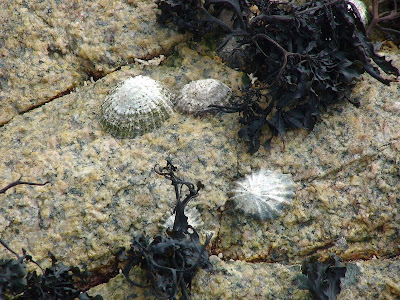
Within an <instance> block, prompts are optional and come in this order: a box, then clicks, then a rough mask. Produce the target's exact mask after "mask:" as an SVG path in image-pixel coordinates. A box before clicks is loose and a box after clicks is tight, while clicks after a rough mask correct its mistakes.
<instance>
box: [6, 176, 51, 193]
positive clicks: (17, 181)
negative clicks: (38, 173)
mask: <svg viewBox="0 0 400 300" xmlns="http://www.w3.org/2000/svg"><path fill="white" fill-rule="evenodd" d="M21 178H22V176H20V177H19V178H18V180H15V181H13V182H11V183H10V184H8V185H7V186H5V187H4V188H2V189H0V194H5V192H6V191H7V190H9V189H11V188H12V187H14V186H17V185H22V184H26V185H39V186H42V185H46V184H48V183H50V182H49V181H46V182H45V183H36V182H28V181H22V180H21Z"/></svg>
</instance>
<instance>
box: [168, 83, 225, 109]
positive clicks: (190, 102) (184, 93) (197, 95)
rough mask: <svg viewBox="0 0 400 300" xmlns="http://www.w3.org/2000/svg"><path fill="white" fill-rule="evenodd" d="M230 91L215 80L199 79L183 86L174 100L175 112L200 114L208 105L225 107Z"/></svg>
mask: <svg viewBox="0 0 400 300" xmlns="http://www.w3.org/2000/svg"><path fill="white" fill-rule="evenodd" d="M231 95H232V90H231V88H230V87H229V86H227V85H226V84H225V83H223V82H221V81H219V80H217V79H200V80H195V81H192V82H190V83H188V84H186V85H184V86H183V87H182V89H181V91H180V92H179V94H178V96H177V97H176V99H175V106H176V110H178V111H180V112H183V113H190V114H195V115H196V114H201V113H202V112H204V110H206V109H207V108H208V106H210V105H221V106H223V105H227V104H228V103H229V100H230V97H231Z"/></svg>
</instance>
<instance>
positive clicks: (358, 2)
mask: <svg viewBox="0 0 400 300" xmlns="http://www.w3.org/2000/svg"><path fill="white" fill-rule="evenodd" d="M349 1H350V2H351V3H353V4H354V6H355V7H356V8H357V10H358V13H359V14H360V17H361V21H362V22H363V23H364V25H365V26H366V25H367V22H368V9H367V5H365V3H364V2H363V1H362V0H349Z"/></svg>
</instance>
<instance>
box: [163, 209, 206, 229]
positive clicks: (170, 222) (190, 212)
mask: <svg viewBox="0 0 400 300" xmlns="http://www.w3.org/2000/svg"><path fill="white" fill-rule="evenodd" d="M185 215H186V216H187V218H188V224H189V225H191V226H192V227H193V228H194V229H199V228H200V227H201V226H203V225H204V222H203V220H202V219H201V215H200V213H199V211H198V210H197V209H196V208H195V207H190V208H187V209H185ZM174 221H175V214H173V215H171V216H169V217H168V218H167V219H165V222H164V224H163V227H164V228H165V229H166V230H168V231H171V230H172V229H173V227H174Z"/></svg>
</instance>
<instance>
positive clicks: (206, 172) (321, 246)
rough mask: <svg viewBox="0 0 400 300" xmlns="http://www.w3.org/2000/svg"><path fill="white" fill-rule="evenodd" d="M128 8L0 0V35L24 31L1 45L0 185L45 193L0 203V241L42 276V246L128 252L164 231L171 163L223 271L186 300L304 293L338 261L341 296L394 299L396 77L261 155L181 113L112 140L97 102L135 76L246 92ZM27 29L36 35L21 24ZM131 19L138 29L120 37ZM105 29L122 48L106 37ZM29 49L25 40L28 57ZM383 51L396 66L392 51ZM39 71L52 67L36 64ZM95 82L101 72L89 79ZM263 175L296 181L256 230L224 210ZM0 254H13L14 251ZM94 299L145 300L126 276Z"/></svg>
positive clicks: (399, 105) (221, 68)
mask: <svg viewBox="0 0 400 300" xmlns="http://www.w3.org/2000/svg"><path fill="white" fill-rule="evenodd" d="M134 2H135V3H133V2H132V3H131V2H117V3H114V4H112V6H110V7H108V6H107V5H104V6H103V5H102V2H100V1H99V2H95V3H92V4H91V5H89V4H85V3H75V4H66V3H64V4H62V3H60V2H51V1H49V2H41V3H40V4H32V3H30V2H23V1H19V2H18V1H17V2H16V3H15V5H14V6H15V7H17V8H18V9H13V8H12V5H8V4H5V3H3V4H1V5H2V6H4V8H5V9H9V14H8V15H6V14H5V13H4V12H2V13H1V14H2V16H1V18H3V19H4V18H6V17H7V18H8V21H7V22H5V23H4V22H3V23H2V25H0V26H3V28H5V30H6V31H7V30H8V31H7V32H9V33H10V32H11V31H13V32H15V35H14V36H11V35H9V36H8V37H7V39H4V43H5V44H4V47H2V48H1V50H0V51H1V53H2V54H3V56H4V55H6V56H7V57H8V59H6V60H3V62H2V65H1V76H2V79H3V80H2V81H1V82H2V83H1V84H3V85H2V91H1V93H2V94H1V97H2V98H1V104H0V105H1V107H0V111H1V113H0V114H1V117H0V122H1V123H4V124H5V125H3V126H2V127H1V128H0V136H1V139H0V149H1V152H0V170H1V173H0V187H4V186H6V185H7V184H8V183H10V182H12V181H13V180H16V179H18V178H19V176H20V175H23V179H24V180H29V181H35V182H42V181H50V182H51V183H52V184H51V185H45V186H17V187H14V188H12V189H10V190H8V191H7V192H6V193H5V194H0V201H1V203H2V205H1V206H0V235H1V237H2V239H4V240H5V241H6V242H7V243H8V244H9V245H10V247H11V248H13V249H21V248H22V247H23V248H25V249H26V250H27V251H28V253H29V254H31V255H32V256H33V257H34V258H35V260H36V261H38V262H39V263H41V264H43V266H46V265H48V264H49V263H50V262H49V260H48V251H51V252H52V253H54V254H55V255H56V257H57V258H58V259H60V260H61V261H63V262H64V263H65V264H67V265H82V264H84V263H86V264H87V265H88V267H89V269H90V268H95V267H99V266H101V265H105V264H107V263H108V262H109V261H110V260H111V259H112V258H113V253H115V252H116V251H117V249H118V248H119V247H121V246H123V247H129V244H130V239H131V234H132V233H133V232H145V233H146V234H148V235H155V234H157V233H159V232H160V231H162V230H164V229H163V227H162V224H163V221H164V219H163V218H165V215H166V214H168V212H171V209H172V207H173V204H174V192H173V190H172V187H171V185H170V184H169V182H167V181H165V180H164V179H163V178H160V176H158V175H156V174H155V173H154V172H152V168H153V167H154V165H156V164H161V165H163V164H164V162H165V158H167V157H169V158H171V159H172V160H173V162H174V163H175V164H176V165H177V166H178V168H179V169H178V170H179V176H180V177H182V178H185V179H187V180H189V181H193V182H195V181H197V180H200V181H201V182H202V183H203V184H204V185H205V188H204V189H203V190H201V192H200V196H199V197H198V198H196V200H195V201H193V203H191V204H190V205H189V206H192V207H195V208H196V209H197V211H198V212H199V213H200V216H201V219H202V222H203V225H201V227H200V228H198V231H199V233H200V234H201V237H202V239H203V240H204V238H205V235H206V234H207V233H210V232H213V233H214V237H213V240H212V241H211V245H210V248H209V251H210V252H211V254H213V255H214V256H213V261H214V271H213V272H212V273H207V272H205V271H199V274H198V275H197V276H196V277H195V280H194V282H193V289H192V297H193V299H216V298H219V299H242V298H244V297H246V296H248V295H251V296H253V298H255V299H257V298H268V297H270V298H271V297H274V298H276V299H287V298H293V299H311V295H310V293H309V292H308V290H307V288H306V286H305V279H304V276H303V275H301V270H300V266H299V264H300V263H301V262H302V261H303V260H304V259H305V258H306V257H309V256H310V255H314V254H315V255H319V256H321V257H324V256H328V254H329V253H336V254H337V255H339V256H340V257H342V259H343V260H344V261H345V262H350V263H351V264H352V266H353V267H352V269H351V270H352V272H350V273H348V274H347V275H346V278H345V280H342V293H341V294H340V295H339V299H357V297H360V295H362V297H361V298H365V299H372V298H375V296H378V298H379V297H381V299H387V298H391V297H392V298H395V297H396V295H397V297H398V295H399V292H398V291H399V281H400V279H399V275H398V274H399V272H398V268H399V259H398V255H399V252H400V248H399V244H400V237H399V230H400V228H399V223H400V222H399V218H400V217H399V216H400V214H399V211H400V200H399V190H400V178H399V159H400V156H399V149H400V140H399V139H400V135H399V133H398V128H399V125H400V124H399V123H400V102H399V99H400V85H399V83H398V82H395V83H392V84H391V86H389V87H388V86H384V85H382V84H380V83H379V82H377V81H375V80H374V79H373V78H370V77H368V76H364V77H363V79H362V80H361V81H360V82H359V83H358V84H357V85H356V87H355V89H354V91H353V93H352V97H353V98H354V99H357V100H359V101H360V103H361V106H360V107H359V108H357V107H355V106H353V105H352V104H351V103H348V102H341V103H339V104H337V105H335V106H333V107H330V108H329V109H328V111H327V113H326V114H324V115H323V117H322V120H321V122H320V123H319V124H317V125H316V127H315V129H314V130H313V131H312V132H311V133H308V132H305V131H301V130H297V131H292V132H288V133H287V135H286V136H285V138H284V140H283V141H281V140H279V139H276V140H273V143H272V149H271V151H269V152H267V151H265V150H263V149H261V150H260V151H259V152H257V153H256V154H254V155H252V156H251V155H249V154H248V153H247V152H246V145H245V144H244V143H243V141H241V140H240V139H239V138H238V135H237V132H238V130H239V129H240V126H239V124H238V116H237V115H236V114H217V115H215V116H207V115H206V116H203V117H201V118H196V117H193V116H191V115H183V114H180V113H176V114H175V115H174V116H173V117H171V118H170V119H169V120H167V121H165V123H164V125H163V126H162V127H161V128H160V129H157V130H154V131H151V132H148V133H146V134H144V135H142V136H140V137H136V138H134V139H118V138H114V137H113V136H111V135H110V134H108V133H107V132H105V131H104V130H103V129H102V127H101V125H100V124H99V120H98V114H99V111H100V106H101V103H102V102H103V100H104V98H105V97H106V95H107V94H108V92H109V91H110V90H111V89H113V88H114V87H115V85H116V84H117V83H118V82H119V81H121V80H123V79H126V78H128V77H130V76H136V75H146V76H150V77H152V78H153V79H155V80H160V81H161V82H163V84H165V86H167V87H168V88H170V89H171V90H172V91H173V92H175V93H178V91H179V89H180V88H181V87H182V86H183V85H185V84H187V83H188V82H190V81H192V80H197V79H202V78H216V79H219V80H221V81H222V82H224V83H225V84H227V85H228V86H230V87H231V88H232V89H236V88H238V87H239V86H240V85H241V84H242V77H243V74H241V73H238V72H236V71H233V70H231V69H229V68H227V67H226V66H225V65H224V64H222V63H220V62H219V60H218V59H217V58H216V57H215V56H213V55H210V53H205V52H204V51H202V46H199V45H197V44H196V43H189V44H180V45H178V46H177V47H175V48H174V53H173V55H170V53H169V52H170V50H171V49H172V46H173V45H175V44H178V43H180V42H181V41H182V38H183V37H182V36H181V35H177V34H176V33H174V32H173V30H171V29H162V28H160V27H159V26H158V25H155V5H154V3H153V2H152V1H141V2H136V1H134ZM73 5H75V6H77V7H74V6H73ZM85 5H89V6H85ZM71 10H73V11H74V12H75V15H72V14H70V13H68V12H71ZM126 10H128V12H127V11H126ZM129 10H131V11H129ZM49 11H51V13H50V12H49ZM107 12H108V13H107ZM111 12H112V13H111ZM96 13H98V15H97V17H96ZM135 13H136V14H137V15H140V16H141V17H140V18H139V17H138V18H139V19H137V18H136V17H135V16H136V15H135ZM127 16H129V17H127ZM125 17H126V18H130V19H128V21H130V22H127V21H126V20H125V19H124V18H125ZM25 18H26V19H25ZM132 18H133V19H132ZM23 20H25V21H23ZM26 20H31V21H30V24H38V25H37V26H30V27H28V26H24V25H23V24H25V23H26V22H28V21H26ZM72 20H76V21H79V22H78V23H74V22H73V21H72ZM24 22H25V23H24ZM35 22H36V23H35ZM135 22H136V23H135ZM126 23H133V24H131V25H130V26H134V25H135V24H136V25H135V26H136V27H132V28H128V29H125V27H124V24H126ZM40 24H41V25H40ZM74 24H78V25H79V24H80V25H79V26H78V25H77V26H78V27H75V25H74ZM96 24H97V26H98V28H100V29H99V30H98V31H96V30H95V28H96V26H95V25H96ZM141 24H144V25H143V26H145V27H141V28H144V29H140V30H139V29H138V27H137V26H139V25H141ZM146 26H148V28H147V27H146ZM112 28H114V29H113V30H111V29H112ZM146 28H147V29H146ZM99 32H100V34H99ZM110 32H114V34H113V35H114V38H115V39H114V42H113V40H112V39H111V40H110V39H107V38H105V37H106V35H107V34H110ZM154 32H157V35H156V36H155V37H154V39H155V40H151V42H150V41H149V40H150V39H151V38H153V36H154V34H153V33H154ZM124 34H125V35H124ZM35 35H37V36H38V37H39V38H34V36H35ZM164 36H166V37H167V38H162V39H161V38H160V37H164ZM21 37H24V38H23V40H24V43H25V44H24V43H22V40H21ZM71 37H74V38H73V39H72V41H74V42H71ZM135 38H138V39H140V41H141V42H140V41H138V40H135ZM157 39H158V40H157ZM115 40H120V42H119V43H117V42H115ZM161 40H162V41H161ZM29 41H32V46H31V47H26V45H27V44H28V42H29ZM33 41H35V42H33ZM50 41H51V42H50ZM157 41H158V42H157ZM116 43H117V44H116ZM141 43H142V44H143V43H144V44H143V45H142V46H140V45H141ZM51 45H53V46H51ZM54 45H55V46H54ZM71 45H72V46H71ZM117 45H118V46H117ZM124 45H125V46H124ZM138 45H139V46H138ZM196 46H197V48H196ZM71 47H72V50H71ZM30 49H34V51H33V50H32V51H31V50H30ZM46 49H47V50H46ZM49 49H50V50H49ZM51 49H58V50H57V51H56V50H51ZM194 49H196V50H194ZM28 50H29V51H28ZM18 53H19V54H18ZM160 54H164V55H166V57H167V59H166V60H164V61H163V62H162V63H161V64H160V65H155V66H152V65H150V66H146V65H145V64H143V63H136V64H134V63H132V62H133V61H132V59H133V60H134V58H143V59H150V58H152V57H156V56H158V55H160ZM206 54H207V55H206ZM386 54H387V55H389V56H391V58H392V59H393V60H394V61H395V65H396V66H397V67H400V58H399V57H400V55H399V53H398V52H397V53H393V52H392V53H386ZM23 57H24V59H23ZM39 61H44V62H45V63H41V64H42V65H43V67H42V68H41V69H40V68H39V67H38V65H40V64H39V63H38V62H39ZM47 61H48V63H47ZM35 62H37V63H35ZM12 65H15V67H14V68H11V66H12ZM87 66H90V68H91V70H92V71H91V72H92V73H90V72H89V73H88V71H87V70H88V68H89V67H87ZM121 66H122V67H121ZM119 67H121V69H120V70H118V71H114V70H115V69H117V68H119ZM21 70H24V72H26V73H21V74H19V73H20V72H21ZM18 74H19V75H18ZM57 74H58V75H57ZM95 74H97V75H98V76H100V75H101V76H100V77H101V78H99V79H98V80H97V81H96V82H91V81H86V80H87V79H88V78H89V77H90V76H94V75H95ZM105 74H108V75H106V76H104V75H105ZM42 75H43V76H42ZM44 75H45V76H44ZM57 76H58V77H57ZM102 76H104V77H102ZM40 78H41V79H40ZM43 78H48V80H44V79H43ZM19 80H21V81H19ZM28 83H29V84H28ZM3 87H4V88H3ZM27 87H31V88H27ZM63 93H67V94H66V95H64V96H61V95H62V94H63ZM57 95H59V97H57ZM54 97H56V98H54ZM53 98H54V99H53ZM32 99H35V101H33V100H32ZM51 99H52V100H51ZM50 100H51V101H50ZM15 101H17V102H15ZM32 101H33V102H32ZM44 102H48V103H47V104H44V105H41V104H42V103H44ZM34 107H36V108H34ZM33 108H34V109H33ZM24 111H26V112H25V113H23V112H24ZM17 113H20V115H17ZM261 168H267V169H271V170H278V171H280V172H282V173H286V174H292V176H293V178H294V180H295V182H296V190H295V196H294V198H293V204H292V206H291V207H289V208H287V209H286V210H285V212H284V214H282V216H280V217H279V218H276V219H273V220H268V221H263V222H260V221H259V220H256V219H254V218H251V217H249V216H247V215H245V214H241V213H240V211H238V210H236V209H234V207H233V205H232V203H231V200H230V197H231V191H232V188H233V187H234V182H235V181H236V180H237V179H239V178H241V177H243V176H245V175H246V174H250V173H251V172H252V171H256V170H259V169H261ZM218 255H219V256H218ZM3 257H10V253H7V251H6V250H5V249H1V250H0V258H3ZM218 257H221V259H220V258H218ZM354 266H355V267H354ZM133 272H137V273H135V274H137V276H138V278H140V276H141V275H140V274H141V273H140V272H139V271H138V270H134V271H133ZM91 293H92V294H95V293H101V294H103V296H104V297H105V299H124V298H125V297H127V296H129V295H130V294H137V295H138V297H139V298H140V297H142V299H148V297H149V295H150V294H149V290H141V289H134V288H133V287H131V286H129V284H128V283H127V282H126V281H125V280H124V278H123V277H122V275H118V276H117V277H115V278H114V279H112V280H111V281H110V283H108V284H103V285H101V286H98V287H96V288H94V289H93V291H91Z"/></svg>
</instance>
